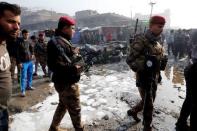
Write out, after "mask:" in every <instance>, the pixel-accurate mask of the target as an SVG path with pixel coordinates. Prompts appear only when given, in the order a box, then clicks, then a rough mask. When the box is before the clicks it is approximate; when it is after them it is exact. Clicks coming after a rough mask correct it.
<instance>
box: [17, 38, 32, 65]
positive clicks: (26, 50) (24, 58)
mask: <svg viewBox="0 0 197 131" xmlns="http://www.w3.org/2000/svg"><path fill="white" fill-rule="evenodd" d="M17 44H18V48H17V63H18V64H20V63H24V62H29V61H31V60H32V55H34V50H33V47H32V45H31V43H30V41H28V40H26V41H25V40H24V39H23V38H19V39H18V40H17Z"/></svg>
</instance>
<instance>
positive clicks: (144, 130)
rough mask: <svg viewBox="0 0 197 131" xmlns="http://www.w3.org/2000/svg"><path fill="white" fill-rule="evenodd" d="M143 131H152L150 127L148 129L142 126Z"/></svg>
mask: <svg viewBox="0 0 197 131" xmlns="http://www.w3.org/2000/svg"><path fill="white" fill-rule="evenodd" d="M143 131H152V127H150V126H144V129H143Z"/></svg>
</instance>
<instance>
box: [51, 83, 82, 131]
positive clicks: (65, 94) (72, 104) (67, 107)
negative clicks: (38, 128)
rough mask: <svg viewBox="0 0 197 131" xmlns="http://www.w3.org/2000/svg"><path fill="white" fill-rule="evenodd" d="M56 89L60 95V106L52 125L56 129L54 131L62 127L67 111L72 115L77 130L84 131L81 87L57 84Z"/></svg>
mask: <svg viewBox="0 0 197 131" xmlns="http://www.w3.org/2000/svg"><path fill="white" fill-rule="evenodd" d="M55 89H56V90H57V92H58V93H59V104H58V106H57V109H56V111H55V114H54V117H53V121H52V124H51V126H52V127H55V130H54V131H56V130H57V129H56V128H57V127H58V126H59V125H60V122H61V120H62V118H63V117H64V115H65V113H66V112H67V111H68V113H69V114H70V117H71V120H72V123H73V126H74V128H75V130H77V131H82V125H81V113H80V112H81V107H80V98H79V97H80V94H79V86H78V85H77V84H72V85H64V84H55ZM50 131H53V129H52V128H51V129H50Z"/></svg>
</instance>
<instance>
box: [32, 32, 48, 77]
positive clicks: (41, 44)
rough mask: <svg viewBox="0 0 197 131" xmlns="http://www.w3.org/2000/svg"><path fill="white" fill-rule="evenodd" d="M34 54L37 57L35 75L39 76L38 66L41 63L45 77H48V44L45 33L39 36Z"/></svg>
mask: <svg viewBox="0 0 197 131" xmlns="http://www.w3.org/2000/svg"><path fill="white" fill-rule="evenodd" d="M34 53H35V57H36V63H35V73H34V74H37V70H38V64H39V63H40V65H41V67H42V70H43V72H44V76H47V71H46V66H47V43H46V42H45V38H44V33H40V34H39V38H38V42H37V43H36V44H35V46H34Z"/></svg>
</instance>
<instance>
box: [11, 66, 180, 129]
mask: <svg viewBox="0 0 197 131" xmlns="http://www.w3.org/2000/svg"><path fill="white" fill-rule="evenodd" d="M170 70H172V68H171V69H170ZM170 72H172V71H170ZM90 74H91V75H87V76H85V75H83V77H82V79H81V81H80V83H79V85H80V88H81V96H80V97H81V105H82V112H81V113H82V121H83V122H84V123H85V124H91V123H92V122H93V121H95V120H101V119H102V118H103V117H104V116H106V115H107V116H109V118H112V117H114V114H117V115H118V116H119V117H121V118H122V119H123V118H124V117H125V115H126V112H127V110H128V109H129V106H128V105H127V104H126V103H125V102H124V101H121V100H120V99H119V98H120V97H121V94H123V93H132V94H136V95H138V90H137V88H136V87H135V74H134V73H133V72H132V71H129V70H128V67H127V66H126V65H125V64H112V65H105V66H99V67H93V68H92V71H91V72H90ZM162 76H163V79H164V82H163V84H162V85H163V86H162V88H160V87H161V86H159V87H158V88H159V89H158V91H159V92H160V93H159V94H158V97H159V98H158V100H156V103H157V105H158V106H162V107H163V108H166V109H167V108H168V105H169V108H168V110H169V112H173V111H174V112H178V110H179V107H180V105H179V104H180V103H182V101H179V100H176V99H177V97H178V96H176V95H177V93H178V91H177V90H174V91H171V88H172V86H173V85H172V83H171V79H172V77H173V74H170V76H169V78H167V77H165V74H164V73H162ZM163 88H168V89H169V90H167V91H162V90H164V89H163ZM35 99H36V98H35ZM171 99H172V100H173V101H175V103H176V102H177V101H178V104H177V106H173V104H172V103H170V102H169V101H170V100H171ZM57 103H58V94H57V93H55V94H54V95H53V96H49V97H48V98H47V99H46V100H45V101H43V102H42V103H39V104H37V105H35V106H34V107H32V109H37V111H36V112H23V113H19V114H16V115H13V116H12V117H13V122H12V123H11V126H10V127H11V129H10V130H11V131H27V130H28V131H47V130H48V128H49V126H50V123H51V121H52V117H53V114H54V111H55V109H56V107H57ZM170 105H171V106H170ZM61 127H65V128H70V127H72V124H71V121H70V117H69V115H68V113H67V114H66V115H65V117H64V118H63V120H62V122H61Z"/></svg>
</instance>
